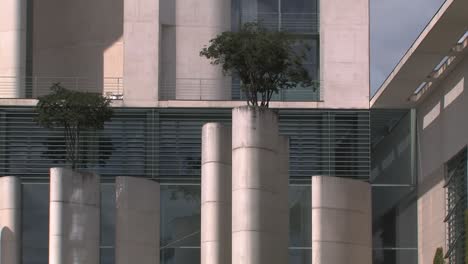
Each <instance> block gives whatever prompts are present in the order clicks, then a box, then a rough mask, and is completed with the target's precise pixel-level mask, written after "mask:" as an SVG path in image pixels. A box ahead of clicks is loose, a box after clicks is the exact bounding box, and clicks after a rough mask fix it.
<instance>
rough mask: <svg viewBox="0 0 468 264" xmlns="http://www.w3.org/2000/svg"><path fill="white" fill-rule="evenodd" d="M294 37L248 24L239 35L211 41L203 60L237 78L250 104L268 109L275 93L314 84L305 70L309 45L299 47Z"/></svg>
mask: <svg viewBox="0 0 468 264" xmlns="http://www.w3.org/2000/svg"><path fill="white" fill-rule="evenodd" d="M296 42H298V41H297V39H295V38H294V37H293V36H292V35H291V34H290V33H287V32H278V31H268V30H267V29H265V28H264V27H262V26H261V25H260V24H258V23H245V24H244V25H243V26H242V27H241V29H240V30H239V31H238V32H223V33H221V34H220V35H218V36H217V37H216V38H214V39H212V40H210V42H209V45H208V47H204V48H203V49H202V50H201V52H200V56H203V57H206V58H208V59H209V60H210V61H211V64H214V65H221V66H222V69H223V72H224V74H233V73H234V74H237V75H238V76H239V78H240V80H241V89H242V90H243V92H244V93H245V95H246V98H247V104H248V105H253V106H259V101H260V106H262V107H268V106H269V102H270V100H271V97H272V95H273V93H278V92H279V90H281V89H288V88H293V87H297V86H298V85H300V86H303V87H307V86H310V85H311V83H312V80H311V78H310V77H309V74H308V72H307V70H306V69H305V68H304V66H303V62H304V60H305V59H306V52H307V51H308V50H309V49H310V48H309V47H308V46H306V45H301V47H302V48H299V49H296V50H295V49H294V48H293V45H294V44H297V43H296Z"/></svg>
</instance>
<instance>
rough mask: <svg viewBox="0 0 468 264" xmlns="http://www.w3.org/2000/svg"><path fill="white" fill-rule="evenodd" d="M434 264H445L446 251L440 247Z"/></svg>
mask: <svg viewBox="0 0 468 264" xmlns="http://www.w3.org/2000/svg"><path fill="white" fill-rule="evenodd" d="M433 263H434V264H445V260H444V250H443V249H442V248H441V247H440V248H437V250H436V253H435V255H434V262H433Z"/></svg>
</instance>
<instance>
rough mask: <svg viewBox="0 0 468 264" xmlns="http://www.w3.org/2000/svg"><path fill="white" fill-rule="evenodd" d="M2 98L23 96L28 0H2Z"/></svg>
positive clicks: (0, 5) (0, 66)
mask: <svg viewBox="0 0 468 264" xmlns="http://www.w3.org/2000/svg"><path fill="white" fill-rule="evenodd" d="M0 47H1V48H0V78H3V82H6V83H7V85H6V87H2V88H1V89H0V98H22V97H24V92H25V87H24V80H25V79H24V78H25V76H24V75H25V73H26V0H2V1H1V2H0ZM0 81H1V80H0Z"/></svg>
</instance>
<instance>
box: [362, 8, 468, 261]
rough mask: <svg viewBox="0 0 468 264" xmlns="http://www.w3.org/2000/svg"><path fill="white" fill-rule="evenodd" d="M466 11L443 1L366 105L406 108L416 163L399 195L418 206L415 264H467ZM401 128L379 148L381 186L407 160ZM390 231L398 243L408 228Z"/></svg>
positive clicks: (400, 210)
mask: <svg viewBox="0 0 468 264" xmlns="http://www.w3.org/2000/svg"><path fill="white" fill-rule="evenodd" d="M466 10H468V3H467V2H466V1H457V0H454V1H445V3H444V4H443V5H442V6H441V8H440V10H439V11H438V12H437V14H435V16H434V18H433V19H432V20H431V21H430V22H429V24H428V25H427V27H426V28H425V29H424V30H423V32H422V33H421V35H420V36H419V37H418V39H417V40H416V41H415V42H414V44H413V45H412V46H411V48H410V49H409V50H408V51H407V53H406V54H405V55H404V56H403V58H402V60H401V61H400V63H399V64H398V65H397V66H396V67H395V69H394V70H393V72H392V73H391V74H390V76H389V77H388V78H387V80H386V81H385V83H384V84H383V85H382V87H381V88H380V90H379V91H378V92H377V94H376V95H375V96H374V97H373V98H372V99H371V104H370V106H371V109H377V108H379V109H384V108H385V109H389V108H401V109H411V113H412V114H411V118H413V119H414V120H415V121H414V123H413V126H414V127H413V128H412V131H413V135H411V137H413V139H416V144H415V149H413V150H412V151H413V152H414V157H413V158H415V160H416V162H415V163H414V164H413V166H414V167H413V170H414V172H413V175H414V177H412V178H411V181H410V182H408V183H409V184H411V185H413V186H415V188H416V190H417V192H416V193H414V194H413V195H406V197H405V194H404V193H401V197H402V201H405V200H407V201H411V203H410V204H412V206H417V230H418V236H417V241H418V242H417V248H418V263H430V262H432V260H433V258H434V254H435V251H436V249H437V248H438V247H442V248H443V249H444V256H445V257H446V259H447V262H448V263H465V259H464V256H465V251H466V250H465V243H466V242H465V239H466V234H465V232H466V227H465V224H464V217H465V216H464V215H465V210H466V208H467V205H466V195H467V189H466V186H467V185H466V180H467V170H466V166H467V165H466V164H467V162H466V155H467V154H466V146H467V140H468V136H467V135H468V134H467V126H466V122H464V116H465V115H466V114H467V111H468V109H467V105H468V102H467V96H466V88H467V83H466V77H467V74H468V67H467V66H468V61H467V56H466V54H467V48H466V46H467V43H468V38H467V35H468V34H467V29H468V19H467V18H468V17H467V14H466ZM404 130H405V128H404V127H402V126H401V125H398V126H396V127H395V129H393V131H392V132H390V133H389V135H388V136H386V137H385V138H383V139H382V141H381V142H382V143H380V144H381V145H382V147H383V149H382V152H381V155H382V156H381V157H382V158H379V159H380V160H381V162H380V164H374V165H376V166H378V169H379V173H381V174H384V175H385V177H386V179H384V180H389V179H392V178H393V179H398V178H399V176H397V175H401V173H402V170H401V168H402V164H403V163H405V162H408V156H405V155H402V153H401V151H400V146H401V145H402V144H405V143H404V142H405V140H407V139H406V138H405V136H404ZM391 145H393V147H391ZM384 149H386V150H384ZM374 158H378V157H376V156H374V157H373V159H374ZM376 169H377V168H376ZM398 180H402V179H398ZM416 202H417V205H416ZM406 208H407V206H406V207H405V206H404V203H403V205H402V206H400V207H398V208H397V214H400V216H399V217H398V218H399V219H401V220H403V219H405V215H407V213H406V210H407V209H406ZM396 227H397V228H396V229H395V233H396V237H397V239H398V237H399V236H404V234H405V232H407V229H406V227H405V226H404V225H400V224H398V223H397V224H396ZM414 263H416V262H414Z"/></svg>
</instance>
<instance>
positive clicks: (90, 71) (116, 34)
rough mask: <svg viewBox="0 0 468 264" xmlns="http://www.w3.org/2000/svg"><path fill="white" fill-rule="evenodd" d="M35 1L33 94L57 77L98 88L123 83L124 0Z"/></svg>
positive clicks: (111, 88) (111, 89)
mask: <svg viewBox="0 0 468 264" xmlns="http://www.w3.org/2000/svg"><path fill="white" fill-rule="evenodd" d="M31 2H32V3H33V6H32V7H31V6H30V7H29V8H32V12H30V13H29V19H32V20H33V23H30V24H32V28H30V30H32V34H30V35H31V36H32V52H31V53H32V56H31V57H32V58H31V60H32V61H31V63H32V71H31V74H32V76H31V77H29V78H31V82H32V84H33V85H32V96H33V97H36V96H38V95H42V94H44V93H47V92H48V91H49V87H50V86H51V85H52V83H54V82H60V83H61V84H62V85H63V86H64V87H66V88H68V89H77V90H83V91H90V92H99V93H102V92H104V93H105V92H106V90H108V92H116V93H117V92H119V91H118V90H119V89H122V76H123V6H124V3H123V0H100V1H94V0H80V1H75V0H41V1H31Z"/></svg>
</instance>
